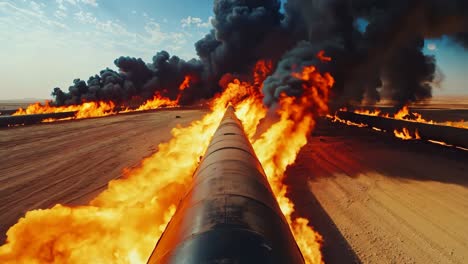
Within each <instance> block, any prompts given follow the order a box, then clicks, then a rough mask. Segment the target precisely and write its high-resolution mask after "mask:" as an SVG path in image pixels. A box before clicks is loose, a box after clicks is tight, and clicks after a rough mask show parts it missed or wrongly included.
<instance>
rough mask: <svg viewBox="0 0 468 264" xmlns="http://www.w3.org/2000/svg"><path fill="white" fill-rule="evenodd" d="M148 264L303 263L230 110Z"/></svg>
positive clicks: (261, 170)
mask: <svg viewBox="0 0 468 264" xmlns="http://www.w3.org/2000/svg"><path fill="white" fill-rule="evenodd" d="M148 263H158V264H167V263H186V264H191V263H194V264H195V263H238V264H244V263H267V264H269V263H275V264H276V263H277V264H280V263H281V264H284V263H291V264H296V263H304V260H303V257H302V255H301V253H300V250H299V248H298V246H297V244H296V242H295V240H294V238H293V235H292V233H291V230H290V229H289V226H288V224H287V222H286V219H285V218H284V216H283V214H282V213H281V210H280V208H279V206H278V203H277V202H276V199H275V197H274V195H273V192H272V190H271V188H270V185H269V184H268V181H267V178H266V176H265V172H264V171H263V168H262V165H261V164H260V162H259V161H258V159H257V157H256V155H255V152H254V150H253V148H252V145H251V144H250V142H249V140H248V139H247V137H246V135H245V133H244V130H243V128H242V125H241V123H240V121H239V120H238V119H237V117H236V115H235V113H234V108H233V107H232V106H230V107H228V109H227V110H226V113H225V115H224V117H223V119H222V121H221V123H220V125H219V127H218V130H217V131H216V133H215V134H214V136H213V139H212V140H211V143H210V145H209V147H208V149H207V151H206V153H205V156H204V157H203V159H202V161H201V162H200V164H199V167H198V168H197V170H196V172H195V173H194V175H193V182H192V186H191V189H190V190H189V191H188V193H187V194H186V196H185V198H184V199H183V200H182V201H181V202H180V204H179V206H178V208H177V211H176V213H175V215H174V216H173V217H172V219H171V221H170V223H169V224H168V226H167V228H166V230H165V231H164V233H163V235H162V236H161V238H160V240H159V241H158V243H157V244H156V247H155V249H154V251H153V253H152V255H151V257H150V259H149V261H148Z"/></svg>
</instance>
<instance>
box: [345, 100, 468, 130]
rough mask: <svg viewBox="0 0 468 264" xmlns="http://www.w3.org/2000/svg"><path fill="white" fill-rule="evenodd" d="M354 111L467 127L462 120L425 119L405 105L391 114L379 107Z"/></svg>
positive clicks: (405, 119)
mask: <svg viewBox="0 0 468 264" xmlns="http://www.w3.org/2000/svg"><path fill="white" fill-rule="evenodd" d="M345 111H346V110H345ZM354 113H356V114H360V115H369V116H380V117H385V118H393V119H398V120H404V121H410V122H418V123H425V124H430V125H440V126H452V127H458V128H465V129H468V124H467V122H465V121H464V120H460V121H445V122H435V121H433V120H428V119H425V118H424V117H423V116H422V115H421V114H420V113H416V112H412V111H411V110H410V109H409V107H408V106H407V105H405V106H403V107H402V108H401V109H400V110H399V111H398V112H397V113H395V114H394V115H393V116H392V115H390V114H384V113H382V111H381V110H379V109H375V110H373V111H371V110H363V109H361V110H355V111H354Z"/></svg>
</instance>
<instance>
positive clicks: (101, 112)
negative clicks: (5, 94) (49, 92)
mask: <svg viewBox="0 0 468 264" xmlns="http://www.w3.org/2000/svg"><path fill="white" fill-rule="evenodd" d="M114 109H115V104H114V103H113V102H85V103H83V104H81V105H69V106H52V105H50V102H45V103H44V104H41V103H35V104H31V105H29V106H28V107H27V108H26V109H23V108H20V109H18V111H16V112H15V113H14V114H13V115H31V114H49V113H63V112H76V113H75V119H82V118H90V117H101V116H108V115H114V114H116V112H115V111H114ZM49 121H50V120H49Z"/></svg>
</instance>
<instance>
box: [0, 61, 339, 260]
mask: <svg viewBox="0 0 468 264" xmlns="http://www.w3.org/2000/svg"><path fill="white" fill-rule="evenodd" d="M267 73H268V71H264V72H263V73H262V71H260V74H259V75H258V78H259V80H260V78H264V77H265V76H266V75H267ZM261 75H264V76H263V77H262V76H261ZM292 77H293V78H297V79H298V80H300V81H301V82H302V83H303V89H304V94H303V96H301V97H299V98H295V97H288V96H286V95H282V96H281V98H280V102H279V104H278V108H277V109H276V113H277V114H278V116H279V119H278V120H277V121H276V122H275V123H274V124H272V125H271V126H270V127H269V128H268V129H267V130H266V131H265V132H263V133H262V134H261V135H259V136H257V137H256V136H255V134H256V132H257V127H258V124H259V123H260V122H261V120H262V119H263V118H264V117H265V116H266V113H267V109H266V108H265V107H264V106H263V104H262V101H261V96H260V92H259V91H260V89H261V85H259V83H256V84H253V85H251V84H249V83H244V82H240V81H238V80H234V81H232V82H231V83H230V84H228V85H227V87H226V89H225V90H224V92H223V93H222V94H220V95H219V96H218V97H216V98H215V99H214V100H213V101H212V104H211V110H212V111H211V112H210V113H208V114H206V115H205V116H204V117H203V118H202V119H201V120H198V121H194V122H193V123H192V124H190V125H189V126H188V127H177V128H174V129H173V130H172V136H173V137H172V139H171V140H170V141H169V142H167V143H162V144H160V145H159V147H158V151H157V152H156V153H155V154H153V155H152V156H150V157H149V158H146V159H145V160H143V161H142V162H141V164H140V165H139V166H138V167H137V168H134V169H131V170H128V171H125V172H124V176H123V177H122V178H120V179H117V180H113V181H111V182H110V183H109V185H108V188H107V189H106V190H105V191H103V192H102V193H101V194H99V195H98V196H97V197H96V198H95V199H94V200H93V201H91V202H90V203H89V205H86V206H79V207H69V206H64V205H56V206H54V207H52V208H50V209H44V210H32V211H30V212H28V213H26V215H25V216H24V217H23V218H21V219H20V220H19V221H18V223H17V224H16V225H14V226H12V227H11V228H10V229H9V230H8V232H7V242H6V244H5V245H3V246H1V247H0V263H145V262H146V261H147V259H148V257H149V256H150V254H151V252H152V249H153V248H154V245H155V244H156V242H157V240H158V239H159V237H160V236H161V234H162V232H163V231H164V229H165V227H166V225H167V223H168V222H169V220H170V219H171V217H172V215H173V214H174V212H175V210H176V206H177V204H178V202H179V200H180V199H181V198H182V196H183V195H184V194H185V193H186V191H187V190H188V188H189V186H190V182H191V175H192V173H193V172H194V170H195V169H196V167H197V165H198V161H199V157H200V156H201V155H203V153H204V152H205V150H206V148H207V146H208V144H209V141H210V138H211V136H212V135H213V133H214V131H215V130H216V128H217V126H218V124H219V122H220V120H221V118H222V116H223V114H224V111H225V107H226V106H227V105H228V104H233V105H234V106H235V107H236V109H237V115H238V117H239V118H240V120H241V121H242V123H243V125H244V129H245V131H246V134H247V135H248V137H249V138H250V140H251V142H252V143H253V147H254V149H255V152H256V154H257V156H258V158H259V160H260V161H261V163H262V165H263V167H264V169H265V172H266V174H267V176H268V180H269V182H270V185H271V187H272V190H273V192H274V194H275V195H276V197H277V200H278V203H279V204H280V207H281V210H282V211H283V213H284V215H285V217H286V220H287V222H288V224H289V225H290V227H291V230H292V233H293V234H294V237H295V238H296V241H297V243H298V245H299V247H300V249H301V252H302V254H303V256H304V258H305V260H306V263H308V264H315V263H323V260H322V255H321V253H320V247H321V243H322V238H321V236H320V235H319V234H318V233H316V232H315V231H314V230H313V229H312V228H311V227H310V226H309V222H308V220H307V219H304V218H293V217H292V213H293V212H294V204H293V202H292V201H291V200H290V199H289V198H287V196H286V194H287V186H286V185H284V184H283V179H284V172H285V170H286V168H287V166H288V165H291V164H292V163H294V161H295V159H296V156H297V154H298V152H299V150H300V149H301V148H302V147H303V146H304V145H305V144H306V143H307V136H308V135H309V134H310V132H311V130H312V129H313V127H314V125H315V116H316V115H317V114H326V113H327V112H328V106H327V102H328V98H329V93H330V89H331V87H332V86H333V83H334V80H333V78H332V77H331V76H330V75H329V74H321V73H319V72H318V71H317V70H316V68H315V67H313V66H310V67H305V68H303V69H302V71H301V72H296V73H294V74H293V75H292Z"/></svg>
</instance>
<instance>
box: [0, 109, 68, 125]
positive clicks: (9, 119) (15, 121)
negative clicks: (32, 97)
mask: <svg viewBox="0 0 468 264" xmlns="http://www.w3.org/2000/svg"><path fill="white" fill-rule="evenodd" d="M75 114H76V112H62V113H49V114H34V115H15V116H13V115H11V116H10V115H8V116H0V127H8V126H14V125H32V124H38V123H41V122H42V121H43V120H45V119H49V118H54V119H61V118H70V117H74V116H75Z"/></svg>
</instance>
